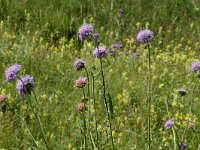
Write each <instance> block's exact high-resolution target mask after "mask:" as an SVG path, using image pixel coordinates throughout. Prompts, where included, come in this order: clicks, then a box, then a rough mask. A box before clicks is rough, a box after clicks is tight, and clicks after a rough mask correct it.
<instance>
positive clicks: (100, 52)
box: [93, 46, 108, 58]
mask: <svg viewBox="0 0 200 150" xmlns="http://www.w3.org/2000/svg"><path fill="white" fill-rule="evenodd" d="M107 55H108V52H107V48H106V47H104V46H99V47H98V48H95V50H94V52H93V56H94V57H96V58H104V57H106V56H107Z"/></svg>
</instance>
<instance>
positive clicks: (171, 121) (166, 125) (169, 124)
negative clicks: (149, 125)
mask: <svg viewBox="0 0 200 150" xmlns="http://www.w3.org/2000/svg"><path fill="white" fill-rule="evenodd" d="M173 126H174V119H169V120H167V122H166V123H165V128H166V129H171V128H173Z"/></svg>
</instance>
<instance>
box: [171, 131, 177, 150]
mask: <svg viewBox="0 0 200 150" xmlns="http://www.w3.org/2000/svg"><path fill="white" fill-rule="evenodd" d="M172 132H173V137H174V138H173V139H174V150H176V133H175V130H174V128H172Z"/></svg>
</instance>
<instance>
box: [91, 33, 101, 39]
mask: <svg viewBox="0 0 200 150" xmlns="http://www.w3.org/2000/svg"><path fill="white" fill-rule="evenodd" d="M92 36H93V38H94V39H99V38H100V35H99V34H98V33H94V34H93V35H92Z"/></svg>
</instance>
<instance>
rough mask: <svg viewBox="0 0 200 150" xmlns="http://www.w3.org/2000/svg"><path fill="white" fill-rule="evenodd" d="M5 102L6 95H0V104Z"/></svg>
mask: <svg viewBox="0 0 200 150" xmlns="http://www.w3.org/2000/svg"><path fill="white" fill-rule="evenodd" d="M5 100H7V96H6V95H0V103H1V102H4V101H5Z"/></svg>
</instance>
